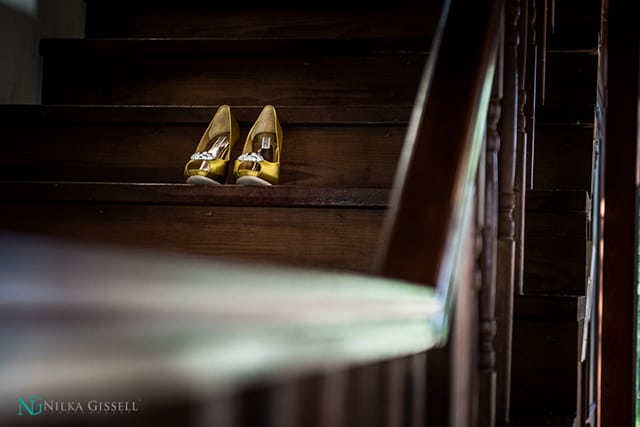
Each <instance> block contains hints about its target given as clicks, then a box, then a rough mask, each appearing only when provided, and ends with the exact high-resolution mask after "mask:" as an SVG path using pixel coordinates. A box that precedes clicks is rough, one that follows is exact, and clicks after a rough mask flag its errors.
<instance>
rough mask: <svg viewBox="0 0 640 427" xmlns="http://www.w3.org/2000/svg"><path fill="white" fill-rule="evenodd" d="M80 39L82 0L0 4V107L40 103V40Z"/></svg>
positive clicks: (7, 0) (20, 0)
mask: <svg viewBox="0 0 640 427" xmlns="http://www.w3.org/2000/svg"><path fill="white" fill-rule="evenodd" d="M83 35H84V0H0V58H1V59H0V104H38V103H40V77H41V60H40V55H39V53H38V43H39V40H40V38H42V37H82V36H83Z"/></svg>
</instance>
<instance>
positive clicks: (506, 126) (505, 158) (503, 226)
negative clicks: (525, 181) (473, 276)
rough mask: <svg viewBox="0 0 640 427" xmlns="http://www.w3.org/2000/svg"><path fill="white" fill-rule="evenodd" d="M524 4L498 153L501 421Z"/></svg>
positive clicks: (507, 363) (508, 40) (511, 28)
mask: <svg viewBox="0 0 640 427" xmlns="http://www.w3.org/2000/svg"><path fill="white" fill-rule="evenodd" d="M519 17H520V1H519V0H510V1H508V2H507V3H506V11H505V27H504V28H505V30H504V38H505V40H504V59H503V61H504V62H503V67H504V69H503V97H502V113H501V122H500V124H501V126H500V152H499V154H498V157H499V158H498V160H499V170H498V183H499V191H500V193H499V199H498V211H499V214H498V257H497V280H496V319H497V324H496V336H497V339H496V350H497V355H498V357H499V360H497V381H498V387H497V402H496V411H497V412H496V417H497V420H498V421H503V420H504V421H506V420H508V418H509V394H510V383H511V380H510V378H511V330H512V315H513V295H514V273H515V271H514V270H515V254H516V251H515V237H516V235H515V231H516V225H515V218H514V211H515V208H516V195H515V194H514V188H515V176H516V152H517V150H516V147H517V121H518V89H519V78H518V43H519V37H518V18H519Z"/></svg>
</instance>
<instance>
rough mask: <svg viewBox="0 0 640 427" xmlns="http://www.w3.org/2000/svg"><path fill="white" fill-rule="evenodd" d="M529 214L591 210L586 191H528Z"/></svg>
mask: <svg viewBox="0 0 640 427" xmlns="http://www.w3.org/2000/svg"><path fill="white" fill-rule="evenodd" d="M526 203H527V213H532V212H535V213H556V214H557V213H585V212H587V211H589V210H590V199H589V195H588V193H587V192H586V191H566V190H557V191H536V190H532V191H528V192H527V202H526Z"/></svg>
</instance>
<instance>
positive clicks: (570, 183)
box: [533, 124, 594, 191]
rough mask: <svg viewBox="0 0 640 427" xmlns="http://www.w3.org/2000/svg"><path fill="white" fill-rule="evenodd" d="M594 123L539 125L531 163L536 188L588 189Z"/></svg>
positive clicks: (589, 186) (589, 185)
mask: <svg viewBox="0 0 640 427" xmlns="http://www.w3.org/2000/svg"><path fill="white" fill-rule="evenodd" d="M593 137H594V134H593V125H590V124H570V125H569V124H562V125H560V124H558V125H543V124H540V125H538V127H537V129H536V142H535V149H534V163H533V188H534V189H536V190H585V191H590V189H591V166H592V157H593Z"/></svg>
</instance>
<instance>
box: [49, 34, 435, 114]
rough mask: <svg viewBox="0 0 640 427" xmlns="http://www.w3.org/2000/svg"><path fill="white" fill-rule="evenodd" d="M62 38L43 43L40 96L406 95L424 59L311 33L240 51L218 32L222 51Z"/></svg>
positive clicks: (319, 101) (346, 99) (277, 98)
mask: <svg viewBox="0 0 640 427" xmlns="http://www.w3.org/2000/svg"><path fill="white" fill-rule="evenodd" d="M59 42H60V43H61V44H64V45H66V43H62V42H63V41H59ZM64 42H67V41H64ZM68 42H69V44H68V46H66V47H60V48H58V49H56V50H54V51H52V52H51V54H47V51H46V50H45V51H44V52H43V55H44V65H43V66H44V74H43V83H42V85H43V87H42V102H43V103H46V104H52V103H62V104H127V105H131V104H159V105H176V104H177V105H210V104H231V105H233V104H239V105H264V104H275V105H354V104H355V105H375V104H387V103H394V104H400V105H403V104H404V105H410V104H411V103H412V102H413V100H414V97H415V91H416V90H417V85H418V80H419V78H420V74H421V72H422V70H423V68H424V64H425V61H426V54H424V53H420V52H414V53H411V52H408V53H406V54H403V52H404V51H403V50H402V47H401V46H396V47H395V48H394V49H393V50H392V51H388V49H387V48H386V47H384V46H379V47H375V46H374V47H372V46H371V45H370V44H369V43H365V42H362V43H353V44H348V45H347V48H345V49H342V48H340V46H342V45H341V44H340V41H339V40H328V41H326V42H324V44H323V46H324V47H323V48H322V49H319V50H318V52H314V51H313V49H314V48H316V47H317V43H314V42H312V41H311V42H308V41H301V42H300V43H299V45H300V47H298V48H297V49H292V50H288V48H287V47H286V45H285V47H282V46H280V44H276V46H275V47H272V46H271V44H270V43H271V42H270V41H269V40H263V41H255V42H254V43H253V44H250V45H249V46H248V47H245V48H246V49H248V50H242V52H241V53H237V52H235V51H234V49H233V45H234V42H226V41H223V42H221V44H220V45H221V46H223V47H225V50H223V51H221V52H220V51H218V50H216V49H215V48H210V47H209V45H208V43H206V41H205V42H204V43H200V41H198V40H184V41H182V42H181V43H178V42H176V41H173V40H169V41H167V40H144V41H140V42H141V43H142V42H144V43H142V44H138V43H132V44H129V43H127V42H126V41H118V40H105V41H101V43H99V44H91V43H90V41H87V40H68ZM169 42H170V43H169ZM307 44H308V46H307ZM130 46H131V47H130ZM215 46H216V44H214V47H215ZM243 46H244V45H243ZM249 48H250V49H249ZM341 49H342V50H341ZM380 49H381V50H382V52H380ZM271 50H273V52H274V53H271V54H270V53H269V52H270V51H271ZM334 51H336V53H334ZM64 52H66V53H64ZM283 52H284V53H283ZM79 53H82V55H80V54H79ZM401 54H402V55H401ZM337 64H340V65H339V66H337ZM398 76H402V79H399V78H398ZM256 85H257V86H258V87H260V90H256V89H255V87H256ZM372 88H375V90H372Z"/></svg>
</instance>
